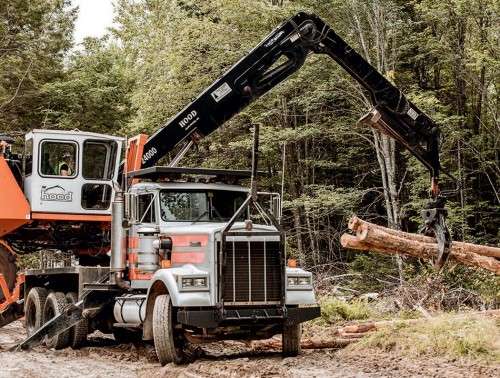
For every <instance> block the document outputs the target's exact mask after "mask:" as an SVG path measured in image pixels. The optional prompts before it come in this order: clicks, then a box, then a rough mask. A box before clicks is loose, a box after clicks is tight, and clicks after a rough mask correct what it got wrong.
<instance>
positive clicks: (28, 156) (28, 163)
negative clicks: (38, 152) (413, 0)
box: [24, 138, 33, 176]
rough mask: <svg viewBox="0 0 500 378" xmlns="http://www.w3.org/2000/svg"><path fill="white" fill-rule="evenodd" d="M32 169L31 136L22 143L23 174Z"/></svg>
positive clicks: (26, 174)
mask: <svg viewBox="0 0 500 378" xmlns="http://www.w3.org/2000/svg"><path fill="white" fill-rule="evenodd" d="M32 171H33V138H30V139H28V140H27V141H26V144H25V145H24V175H25V176H29V175H31V172H32Z"/></svg>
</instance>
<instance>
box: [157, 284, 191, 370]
mask: <svg viewBox="0 0 500 378" xmlns="http://www.w3.org/2000/svg"><path fill="white" fill-rule="evenodd" d="M173 315H174V312H173V306H172V302H171V301H170V296H169V295H167V294H165V295H159V296H157V297H156V300H155V304H154V309H153V339H154V344H155V349H156V355H157V356H158V360H159V361H160V364H161V365H162V366H164V365H166V364H168V363H170V362H173V363H174V364H182V363H185V362H186V354H185V352H184V349H183V347H184V343H185V340H184V338H183V336H182V335H180V334H179V333H178V332H176V330H175V320H174V319H173Z"/></svg>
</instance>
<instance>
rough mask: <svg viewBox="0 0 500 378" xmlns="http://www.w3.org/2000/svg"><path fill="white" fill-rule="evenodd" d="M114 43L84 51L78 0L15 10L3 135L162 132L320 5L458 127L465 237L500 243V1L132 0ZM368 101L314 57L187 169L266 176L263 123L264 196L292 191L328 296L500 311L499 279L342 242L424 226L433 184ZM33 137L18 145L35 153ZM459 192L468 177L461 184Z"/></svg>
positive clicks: (304, 259)
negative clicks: (384, 131) (350, 225)
mask: <svg viewBox="0 0 500 378" xmlns="http://www.w3.org/2000/svg"><path fill="white" fill-rule="evenodd" d="M114 6H115V24H114V27H113V28H112V29H111V30H110V31H109V33H108V34H107V35H106V36H104V37H103V38H99V39H97V38H87V39H85V40H84V42H83V43H82V44H81V45H74V43H73V38H72V33H73V30H74V23H75V19H76V16H77V11H78V10H77V9H76V8H74V7H72V6H71V4H70V2H69V1H68V0H30V1H26V0H6V1H2V2H1V4H0V132H8V133H10V134H15V135H17V136H19V141H20V142H21V141H22V139H21V136H22V134H24V133H25V132H26V131H28V130H30V129H33V128H54V129H80V130H88V131H94V132H100V133H110V134H117V135H125V136H133V135H135V134H137V133H140V132H144V133H148V134H151V133H153V132H154V131H155V130H156V129H157V128H158V127H160V126H161V125H162V124H163V123H165V122H166V121H167V120H168V119H169V118H170V117H172V116H173V115H175V114H176V113H177V112H178V111H179V110H181V109H182V108H183V107H184V106H185V105H186V104H187V103H189V102H190V100H191V99H193V98H194V97H196V96H197V95H198V94H199V93H200V92H201V91H203V90H204V89H205V88H206V87H207V86H208V85H209V84H210V83H211V82H212V81H213V80H214V79H216V78H217V77H218V76H220V75H221V74H222V73H223V72H224V71H225V70H226V69H227V68H229V67H230V66H231V65H232V64H234V63H235V62H236V61H237V60H239V59H240V58H241V57H243V56H244V55H245V53H246V52H248V51H249V50H250V49H252V48H253V47H254V46H255V45H256V44H257V43H259V42H260V41H261V39H262V38H264V37H265V36H266V35H267V34H268V33H269V32H270V31H271V30H273V29H274V28H275V27H276V26H277V25H278V24H279V23H280V22H281V21H283V20H285V19H286V18H288V17H290V16H291V15H293V14H295V13H296V12H298V11H299V10H305V11H309V12H313V13H316V14H318V15H319V16H321V17H322V18H323V19H325V20H326V21H327V22H328V23H329V24H330V25H331V26H332V27H333V29H334V30H335V31H336V32H337V33H338V34H339V35H340V36H342V37H343V38H344V39H346V40H347V42H348V43H350V44H351V45H352V46H353V47H355V48H356V49H357V51H359V52H360V53H361V54H362V55H363V56H364V57H365V58H366V59H367V60H368V61H369V62H370V63H371V64H372V65H374V66H375V67H376V68H377V69H378V70H379V71H380V72H382V73H383V74H384V75H385V76H386V77H387V78H389V79H390V80H391V81H393V82H394V83H395V84H396V85H397V86H398V87H400V88H401V89H402V90H403V92H404V93H405V94H407V96H408V97H409V98H410V99H411V100H412V101H413V102H414V103H416V104H417V105H418V106H419V107H420V108H421V109H422V110H424V111H425V112H427V113H428V114H429V115H430V116H431V117H432V118H433V119H434V120H435V121H436V122H437V123H438V124H439V125H440V127H441V129H442V146H441V151H442V155H441V158H442V164H443V166H444V167H446V169H447V170H449V171H450V173H452V174H453V175H454V176H455V177H456V178H457V179H458V181H459V183H460V189H459V190H458V191H457V192H456V193H455V194H452V195H451V196H450V198H449V200H448V208H449V227H450V229H451V231H452V234H453V237H454V239H455V240H463V241H469V242H473V243H479V244H490V245H498V244H499V243H500V124H499V122H498V120H499V109H500V107H499V105H500V103H499V101H500V97H499V95H498V87H499V84H500V76H499V69H500V59H499V53H500V46H499V27H498V25H499V24H500V23H499V18H498V11H499V2H497V1H495V0H449V1H446V2H441V1H434V0H409V1H408V0H363V1H362V0H294V1H291V0H290V1H288V0H203V1H199V0H116V1H115V2H114ZM369 109H370V104H369V101H368V98H367V95H366V93H364V92H363V90H362V89H361V88H360V87H359V85H357V84H356V82H355V81H354V80H353V79H351V78H350V77H349V76H348V75H347V74H346V73H345V72H344V71H343V70H342V69H341V68H340V67H339V66H338V65H336V64H335V63H334V62H333V61H331V60H330V59H328V58H325V57H321V56H311V57H309V58H308V61H307V63H306V64H305V65H304V67H303V68H302V69H301V70H300V71H299V72H298V73H296V74H294V75H293V76H292V77H291V78H290V79H289V80H287V81H286V82H284V83H282V84H280V85H279V86H278V87H277V88H275V89H274V90H273V91H271V92H270V93H269V94H267V95H266V96H264V97H263V98H261V99H259V100H258V101H256V102H255V103H253V104H252V105H251V106H250V107H248V108H247V109H245V110H244V111H243V112H242V113H241V114H239V115H238V116H236V117H235V118H233V119H232V120H230V121H229V122H227V123H226V124H225V125H224V126H223V127H222V128H221V129H220V130H218V131H217V132H215V133H214V134H213V135H211V136H209V137H208V138H206V139H204V140H202V141H201V142H200V144H199V145H198V146H197V148H196V149H193V150H192V151H191V152H190V153H189V154H188V155H187V157H186V158H185V160H184V162H183V164H184V165H190V166H198V165H199V166H204V167H220V168H242V169H245V168H249V165H250V156H251V144H252V136H251V134H252V133H251V130H252V128H253V126H254V125H256V124H259V125H261V138H260V139H261V140H260V150H261V160H260V168H261V169H262V170H265V171H267V172H269V173H270V178H263V179H261V181H260V186H261V188H262V189H268V190H273V191H278V192H281V190H282V184H283V189H284V190H283V192H284V218H283V224H284V226H285V228H286V230H287V232H288V239H287V249H288V252H289V254H290V255H291V256H294V257H296V258H297V259H298V260H299V261H300V264H301V265H303V266H305V267H306V268H307V269H311V270H313V271H314V272H315V273H316V274H317V279H316V282H317V285H318V289H319V290H322V291H325V292H328V293H334V294H337V295H344V296H352V295H360V294H362V293H366V292H373V291H375V292H382V291H388V290H399V289H398V288H401V287H402V286H404V285H407V284H408V285H409V286H411V287H429V288H430V287H433V289H432V290H433V291H434V292H435V291H436V285H438V286H439V290H442V291H443V293H444V292H446V293H455V294H456V293H460V295H459V297H460V300H459V301H455V302H453V303H451V304H450V303H448V305H449V306H451V307H453V306H458V307H460V306H463V305H472V306H474V307H475V306H478V305H479V306H480V307H495V306H498V304H499V303H500V299H499V298H500V294H499V292H500V290H499V287H500V285H499V281H498V279H496V278H495V277H494V276H492V275H490V274H488V273H484V272H478V271H476V270H473V269H470V268H464V267H458V266H455V267H451V266H450V267H448V268H447V269H446V270H445V272H444V274H442V275H439V276H436V274H435V273H433V271H432V269H430V267H429V266H428V265H426V264H425V263H423V262H421V261H418V260H412V259H407V258H405V259H400V258H395V257H381V256H377V255H372V254H365V253H362V254H361V253H359V252H358V253H355V252H353V251H348V250H344V249H342V247H341V246H340V243H339V237H340V235H341V234H342V233H343V232H344V231H345V230H346V228H347V220H348V218H349V217H350V215H351V214H353V213H355V214H357V215H358V216H360V217H362V218H364V219H366V220H369V221H372V222H376V223H379V224H383V225H389V226H390V227H393V228H397V229H402V230H407V231H410V232H417V231H418V229H419V227H420V226H421V221H420V215H419V212H420V209H421V208H422V207H423V206H424V204H425V202H426V201H427V199H428V187H429V175H428V173H427V172H426V170H425V169H424V168H423V167H422V166H421V164H420V163H419V162H418V161H416V160H415V159H414V158H413V157H412V156H411V155H409V154H408V153H407V152H405V151H404V150H402V149H401V148H400V147H399V146H398V145H397V144H395V143H394V141H392V140H390V139H388V138H386V137H384V136H381V135H379V134H378V133H377V132H374V131H372V130H370V129H367V128H366V127H360V126H356V123H357V120H358V119H359V118H360V116H362V115H363V114H364V113H366V112H367V111H368V110H369ZM21 145H22V143H19V144H18V146H21ZM444 185H445V186H448V187H450V188H451V187H453V183H452V182H446V180H445V182H444Z"/></svg>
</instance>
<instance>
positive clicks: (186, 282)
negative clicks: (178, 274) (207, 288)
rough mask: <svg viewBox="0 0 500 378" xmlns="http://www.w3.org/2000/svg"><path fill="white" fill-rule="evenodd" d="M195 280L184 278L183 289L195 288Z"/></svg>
mask: <svg viewBox="0 0 500 378" xmlns="http://www.w3.org/2000/svg"><path fill="white" fill-rule="evenodd" d="M193 281H194V280H193V279H192V278H183V279H182V288H188V287H193Z"/></svg>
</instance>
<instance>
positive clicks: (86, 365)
mask: <svg viewBox="0 0 500 378" xmlns="http://www.w3.org/2000/svg"><path fill="white" fill-rule="evenodd" d="M24 336H25V332H24V328H23V327H22V323H21V322H19V321H18V322H15V323H12V324H10V325H8V326H6V327H4V328H1V329H0V377H9V378H10V377H14V378H28V377H29V378H31V377H33V378H46V377H57V378H66V377H68V378H69V377H71V378H73V377H92V378H98V377H99V378H100V377H103V378H104V377H112V378H114V377H120V378H122V377H124V378H129V377H134V378H135V377H144V378H164V377H180V378H198V377H237V378H242V377H294V378H295V377H334V378H336V377H338V378H340V377H346V378H349V377H361V378H362V377H398V378H400V377H401V378H405V377H429V376H432V377H452V378H454V377H457V378H458V377H464V376H467V377H498V376H500V366H498V365H497V366H484V365H481V364H479V363H475V362H470V361H459V360H449V359H444V358H427V357H419V358H418V359H412V358H409V357H403V356H400V355H397V354H394V353H388V352H381V351H379V350H376V351H365V352H359V351H357V352H356V353H354V352H351V351H348V350H331V349H325V350H304V351H303V352H302V354H301V355H300V356H298V357H293V358H292V357H289V358H282V357H281V354H280V353H279V352H278V351H276V352H274V351H265V352H262V351H254V350H252V349H250V348H249V347H247V346H246V345H245V344H243V343H238V342H231V341H226V342H220V343H214V344H207V345H204V346H203V348H199V347H196V348H195V349H194V351H195V355H196V358H195V360H194V362H192V363H191V364H188V365H184V366H175V365H173V364H168V365H166V366H164V367H161V366H160V365H159V363H158V362H157V361H156V359H155V355H154V348H153V347H152V346H151V345H145V344H135V345H134V344H121V345H119V344H116V342H115V341H114V340H113V338H112V337H111V336H107V335H103V334H98V333H97V334H94V335H92V336H91V337H89V343H88V346H86V347H84V348H82V349H79V350H73V349H71V348H66V349H63V350H47V349H45V348H44V347H37V348H34V349H33V350H29V351H22V352H8V351H7V350H8V348H9V347H10V346H13V345H15V343H17V342H19V341H21V340H22V339H23V338H24Z"/></svg>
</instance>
